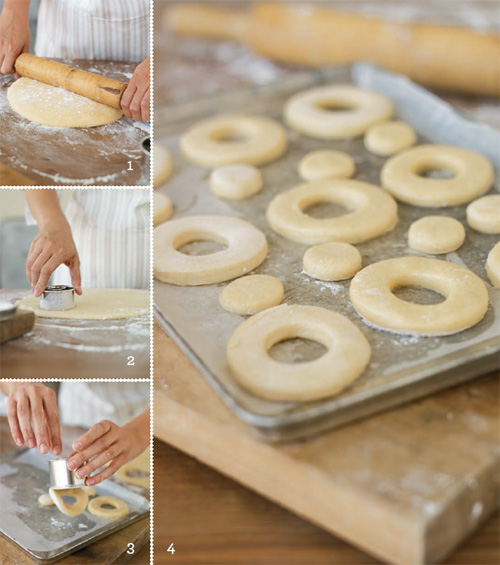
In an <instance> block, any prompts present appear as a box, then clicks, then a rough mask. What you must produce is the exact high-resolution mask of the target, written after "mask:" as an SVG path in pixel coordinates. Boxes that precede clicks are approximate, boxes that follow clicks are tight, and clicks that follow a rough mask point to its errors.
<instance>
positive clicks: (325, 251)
mask: <svg viewBox="0 0 500 565" xmlns="http://www.w3.org/2000/svg"><path fill="white" fill-rule="evenodd" d="M303 264H304V272H305V273H306V274H307V275H309V276H311V277H314V278H315V279H319V280H322V281H341V280H344V279H350V278H351V277H353V276H354V275H355V274H356V273H357V272H358V271H359V269H360V268H361V255H360V253H359V251H358V250H357V249H356V248H355V247H353V246H352V245H350V244H349V243H338V242H333V243H323V244H321V245H315V246H314V247H311V248H310V249H308V250H307V251H306V253H305V255H304V259H303Z"/></svg>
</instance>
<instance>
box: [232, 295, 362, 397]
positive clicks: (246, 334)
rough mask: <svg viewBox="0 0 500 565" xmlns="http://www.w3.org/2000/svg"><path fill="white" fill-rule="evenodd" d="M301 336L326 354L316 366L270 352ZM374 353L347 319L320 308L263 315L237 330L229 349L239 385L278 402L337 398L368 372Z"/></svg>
mask: <svg viewBox="0 0 500 565" xmlns="http://www.w3.org/2000/svg"><path fill="white" fill-rule="evenodd" d="M296 337H301V338H303V339H310V340H314V341H317V342H319V343H321V344H322V345H324V346H325V347H326V348H327V349H328V351H327V352H326V353H325V354H324V355H322V356H321V357H319V358H318V359H314V360H313V361H307V362H305V363H290V364H289V363H281V362H279V361H276V360H275V359H273V358H272V357H271V356H270V355H269V354H268V351H269V350H270V349H271V348H272V347H273V345H275V344H277V343H279V342H280V341H284V340H286V339H292V338H296ZM370 355H371V348H370V345H369V343H368V341H367V340H366V338H365V337H364V336H363V334H362V333H361V332H360V331H359V330H358V328H357V327H356V326H355V325H354V324H353V323H352V322H351V321H349V320H348V319H347V318H346V317H345V316H342V315H341V314H337V313H336V312H332V311H330V310H327V309H325V308H319V307H317V306H302V305H300V306H299V305H293V306H288V305H286V304H284V305H282V306H276V307H274V308H270V309H269V310H264V311H263V312H260V313H259V314H256V315H255V316H252V317H251V318H248V320H246V321H244V322H243V323H242V324H241V325H240V326H238V327H237V328H236V330H235V332H234V333H233V335H232V336H231V338H230V339H229V342H228V344H227V356H226V359H227V363H228V366H229V369H230V371H231V373H232V374H233V376H234V378H235V379H236V381H237V382H238V383H239V384H240V385H241V386H243V387H245V388H246V389H248V390H250V391H251V392H252V393H253V394H255V395H257V396H261V397H263V398H267V399H269V400H278V401H289V402H295V401H308V400H318V399H320V398H325V397H327V396H331V395H333V394H337V393H339V392H340V391H341V390H343V389H344V388H345V387H347V386H348V385H349V384H351V383H352V382H353V381H354V380H355V379H357V378H358V377H359V376H360V375H361V374H362V373H363V371H364V370H365V368H366V366H367V365H368V362H369V360H370Z"/></svg>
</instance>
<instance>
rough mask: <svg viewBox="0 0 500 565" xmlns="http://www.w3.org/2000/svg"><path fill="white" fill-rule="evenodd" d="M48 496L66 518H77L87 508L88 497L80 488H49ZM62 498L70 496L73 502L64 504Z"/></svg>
mask: <svg viewBox="0 0 500 565" xmlns="http://www.w3.org/2000/svg"><path fill="white" fill-rule="evenodd" d="M49 495H50V498H51V499H52V501H53V502H54V504H55V505H56V506H57V508H59V510H60V511H61V512H62V513H63V514H66V515H67V516H79V515H80V514H81V513H82V512H83V511H84V510H85V508H87V504H88V502H89V495H88V494H87V493H86V492H85V491H84V490H83V489H81V488H64V489H54V488H51V489H49ZM63 496H72V497H73V498H75V502H74V503H73V504H66V503H65V502H64V500H63V499H62V497H63Z"/></svg>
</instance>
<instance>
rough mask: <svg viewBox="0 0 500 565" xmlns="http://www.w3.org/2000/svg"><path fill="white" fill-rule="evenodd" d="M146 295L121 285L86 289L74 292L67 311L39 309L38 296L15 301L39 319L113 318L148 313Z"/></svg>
mask: <svg viewBox="0 0 500 565" xmlns="http://www.w3.org/2000/svg"><path fill="white" fill-rule="evenodd" d="M149 302H150V295H149V292H148V291H147V290H136V289H125V288H87V289H84V291H83V295H82V296H78V295H76V294H75V307H74V308H72V309H71V310H40V298H36V297H35V296H29V297H27V298H23V299H22V300H19V301H18V302H17V304H18V306H19V307H20V308H25V309H27V310H32V311H33V312H35V314H36V315H37V316H40V317H41V318H61V319H67V320H117V319H120V318H135V317H138V316H146V315H148V314H149Z"/></svg>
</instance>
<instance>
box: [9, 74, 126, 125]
mask: <svg viewBox="0 0 500 565" xmlns="http://www.w3.org/2000/svg"><path fill="white" fill-rule="evenodd" d="M7 99H8V100H9V102H10V105H11V107H12V109H13V110H14V112H16V113H17V114H19V115H20V116H22V117H23V118H26V119H27V120H30V121H32V122H35V123H37V124H42V125H44V126H53V127H59V128H91V127H95V126H102V125H104V124H110V123H111V122H114V121H116V120H118V119H119V118H121V117H122V115H123V112H122V111H121V110H117V109H116V108H111V106H106V104H100V103H99V102H96V101H95V100H90V98H86V97H85V96H80V95H79V94H75V93H74V92H70V91H69V90H66V89H64V88H61V87H59V86H52V85H51V84H45V83H43V82H39V81H37V80H33V79H30V78H26V77H21V78H20V79H18V80H16V82H15V83H14V84H13V85H12V86H11V87H10V88H9V89H8V90H7Z"/></svg>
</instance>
